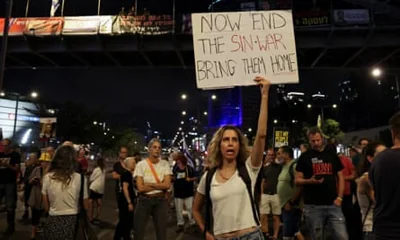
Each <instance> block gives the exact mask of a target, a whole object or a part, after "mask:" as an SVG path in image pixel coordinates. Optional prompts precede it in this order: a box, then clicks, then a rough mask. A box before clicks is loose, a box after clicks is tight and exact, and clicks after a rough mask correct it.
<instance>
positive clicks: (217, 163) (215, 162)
mask: <svg viewBox="0 0 400 240" xmlns="http://www.w3.org/2000/svg"><path fill="white" fill-rule="evenodd" d="M227 130H233V131H235V132H236V134H237V136H238V140H239V153H238V156H237V158H236V162H237V163H245V162H246V159H247V158H248V156H249V148H248V140H247V138H246V137H245V136H244V135H243V133H242V131H240V129H239V128H237V127H235V126H232V125H227V126H223V127H221V128H219V129H218V130H217V131H216V132H215V133H214V136H213V138H212V139H211V141H210V144H209V145H208V159H209V162H210V163H211V167H221V166H222V161H223V159H222V152H221V141H222V137H223V136H224V132H225V131H227Z"/></svg>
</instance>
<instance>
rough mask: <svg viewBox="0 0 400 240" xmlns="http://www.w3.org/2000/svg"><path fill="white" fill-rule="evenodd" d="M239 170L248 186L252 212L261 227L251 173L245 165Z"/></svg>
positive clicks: (239, 167)
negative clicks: (252, 188) (252, 189)
mask: <svg viewBox="0 0 400 240" xmlns="http://www.w3.org/2000/svg"><path fill="white" fill-rule="evenodd" d="M238 170H239V174H240V175H241V178H242V180H243V181H244V183H245V184H246V188H247V193H248V194H249V197H250V202H251V210H252V211H253V218H254V221H255V222H256V224H257V225H260V220H259V216H258V212H257V209H256V203H255V201H254V196H253V192H252V191H251V179H250V176H249V173H248V171H247V168H246V166H245V165H244V164H243V165H240V166H238Z"/></svg>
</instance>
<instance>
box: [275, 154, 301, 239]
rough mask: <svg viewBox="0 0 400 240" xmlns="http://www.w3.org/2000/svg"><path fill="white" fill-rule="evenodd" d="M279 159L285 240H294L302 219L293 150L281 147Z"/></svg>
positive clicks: (299, 189)
mask: <svg viewBox="0 0 400 240" xmlns="http://www.w3.org/2000/svg"><path fill="white" fill-rule="evenodd" d="M277 157H278V160H279V162H281V163H282V169H281V172H280V174H279V177H278V186H277V192H278V196H279V201H280V203H281V205H280V207H281V208H282V220H283V240H292V239H294V236H295V234H296V232H297V231H298V227H299V224H300V219H301V213H302V211H301V204H300V195H301V188H299V187H297V186H296V185H295V184H294V182H295V168H296V161H295V160H293V149H292V148H290V147H288V146H283V147H280V148H279V150H278V152H277Z"/></svg>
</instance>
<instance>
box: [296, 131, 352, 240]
mask: <svg viewBox="0 0 400 240" xmlns="http://www.w3.org/2000/svg"><path fill="white" fill-rule="evenodd" d="M308 137H309V141H310V145H311V148H312V149H311V150H309V151H307V152H305V153H303V154H302V155H301V156H300V158H299V160H298V163H297V166H296V171H297V173H296V184H298V185H302V186H303V187H304V188H303V198H304V219H305V222H306V225H307V228H308V230H309V232H310V237H311V239H321V237H322V231H323V229H324V224H328V225H329V226H330V227H331V228H332V234H333V237H334V239H337V240H347V239H348V235H347V230H346V224H345V219H344V216H343V213H342V210H341V204H342V201H343V192H344V177H343V174H342V169H343V166H342V164H341V162H340V159H339V157H338V156H337V154H336V153H335V152H334V151H332V150H331V149H328V148H325V146H324V139H323V137H322V133H321V131H320V130H319V128H311V129H310V130H309V132H308Z"/></svg>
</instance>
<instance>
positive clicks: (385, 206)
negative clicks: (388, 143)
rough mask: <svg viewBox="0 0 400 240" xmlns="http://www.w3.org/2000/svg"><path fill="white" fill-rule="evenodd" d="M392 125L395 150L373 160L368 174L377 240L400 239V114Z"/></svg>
mask: <svg viewBox="0 0 400 240" xmlns="http://www.w3.org/2000/svg"><path fill="white" fill-rule="evenodd" d="M389 124H390V130H391V133H392V139H393V147H391V148H388V149H386V150H385V151H383V152H380V153H379V154H377V155H376V156H375V157H374V160H373V162H372V165H371V168H370V170H369V174H368V175H369V179H370V181H371V183H372V187H373V189H374V192H375V202H376V203H375V208H374V214H373V215H374V224H373V228H374V229H373V232H374V235H375V239H376V240H386V239H400V217H399V216H400V204H399V202H400V184H399V182H400V181H399V180H400V178H399V172H400V113H397V114H396V115H394V116H393V117H392V118H391V119H390V121H389Z"/></svg>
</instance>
